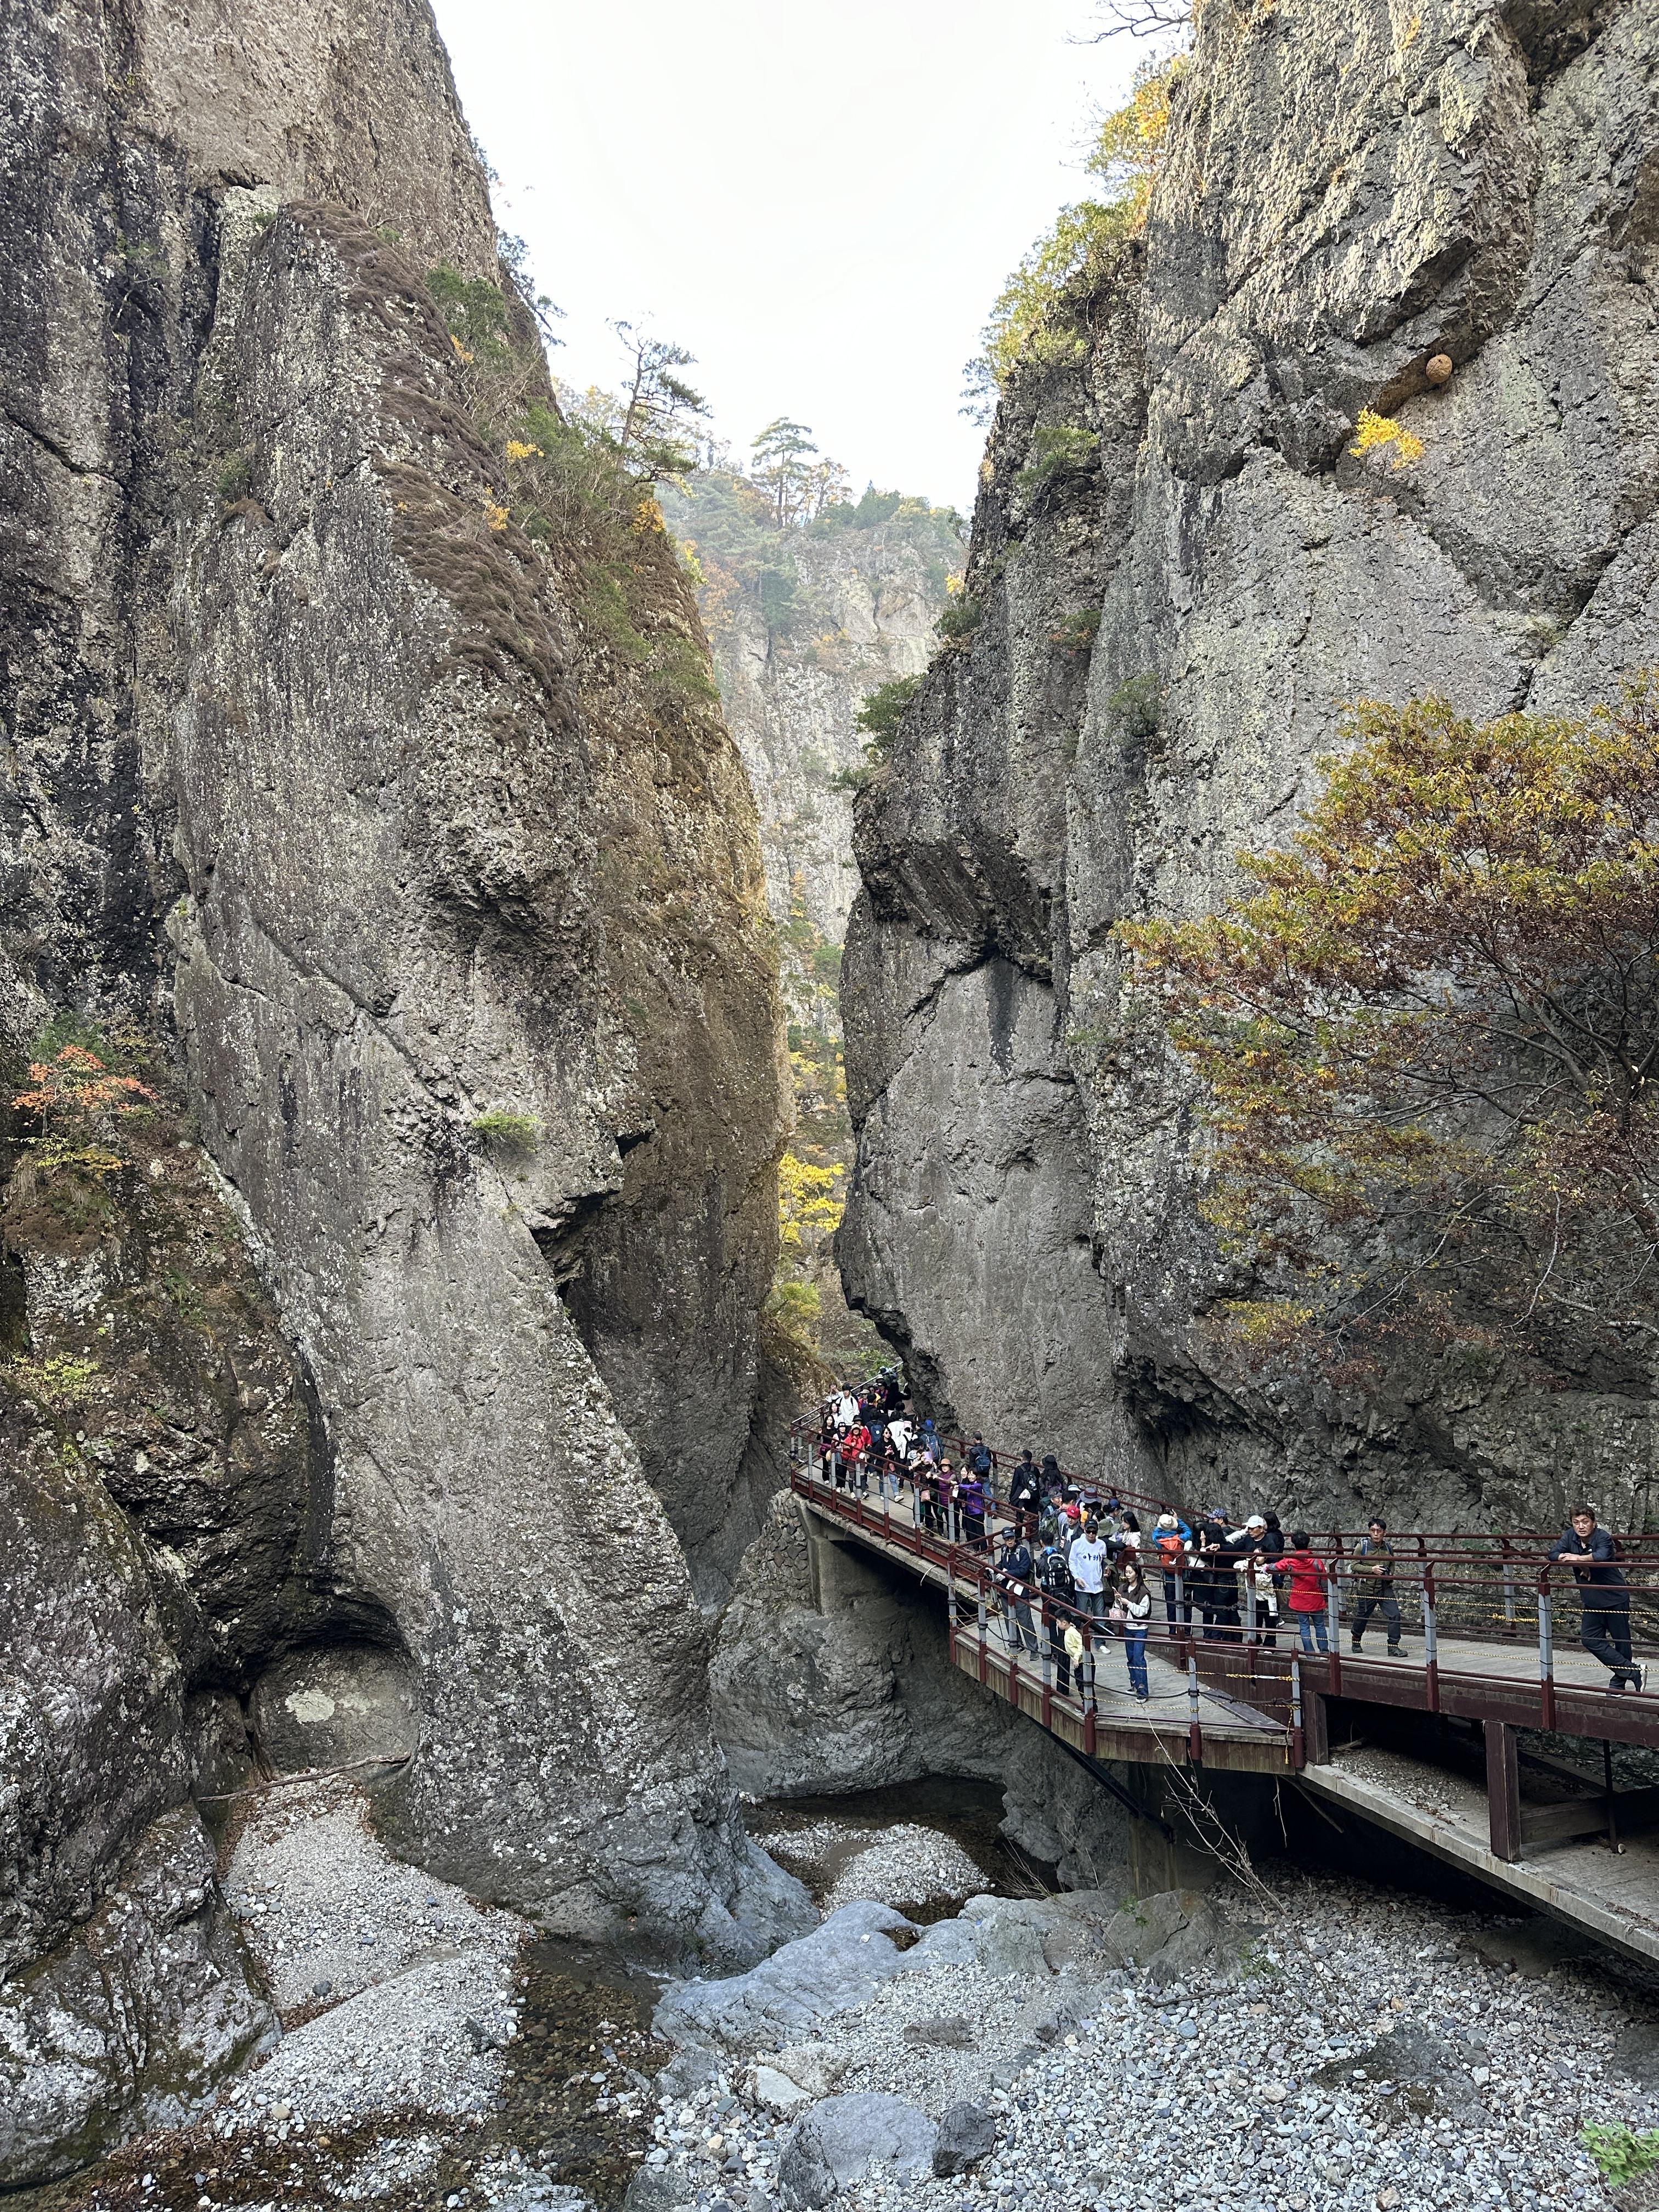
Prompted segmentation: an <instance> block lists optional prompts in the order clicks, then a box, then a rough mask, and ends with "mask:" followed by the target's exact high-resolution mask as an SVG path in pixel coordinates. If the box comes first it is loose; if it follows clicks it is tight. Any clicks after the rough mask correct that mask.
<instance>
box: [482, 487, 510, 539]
mask: <svg viewBox="0 0 1659 2212" xmlns="http://www.w3.org/2000/svg"><path fill="white" fill-rule="evenodd" d="M483 511H484V520H485V521H486V522H487V523H488V524H489V526H490V528H491V529H492V530H505V529H506V527H507V509H506V508H505V507H503V506H502V505H501V502H500V501H498V500H495V499H493V498H491V496H490V495H489V493H488V492H486V493H485V494H484V495H483Z"/></svg>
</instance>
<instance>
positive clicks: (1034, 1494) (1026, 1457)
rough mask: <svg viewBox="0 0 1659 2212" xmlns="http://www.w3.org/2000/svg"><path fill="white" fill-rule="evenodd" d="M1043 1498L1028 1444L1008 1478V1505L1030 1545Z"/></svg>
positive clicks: (1034, 1462)
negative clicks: (1038, 1509)
mask: <svg viewBox="0 0 1659 2212" xmlns="http://www.w3.org/2000/svg"><path fill="white" fill-rule="evenodd" d="M1041 1500H1042V1484H1041V1483H1040V1482H1039V1481H1038V1480H1037V1470H1036V1461H1035V1460H1034V1459H1033V1458H1032V1457H1031V1447H1030V1444H1027V1445H1026V1447H1025V1449H1024V1451H1023V1452H1022V1453H1021V1454H1020V1455H1019V1459H1018V1463H1017V1464H1016V1465H1015V1467H1014V1469H1013V1471H1012V1474H1010V1475H1009V1477H1008V1503H1009V1504H1010V1505H1012V1508H1013V1510H1014V1515H1015V1518H1016V1519H1017V1520H1018V1522H1019V1525H1020V1527H1021V1528H1022V1529H1023V1530H1024V1534H1025V1540H1026V1541H1027V1542H1028V1543H1029V1542H1030V1540H1031V1538H1032V1537H1033V1536H1034V1535H1035V1534H1036V1515H1037V1506H1038V1504H1039V1503H1040V1502H1041Z"/></svg>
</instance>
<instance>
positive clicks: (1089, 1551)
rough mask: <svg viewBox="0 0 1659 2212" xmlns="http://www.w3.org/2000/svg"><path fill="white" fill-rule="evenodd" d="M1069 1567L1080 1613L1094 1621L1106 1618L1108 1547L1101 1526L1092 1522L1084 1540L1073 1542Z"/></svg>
mask: <svg viewBox="0 0 1659 2212" xmlns="http://www.w3.org/2000/svg"><path fill="white" fill-rule="evenodd" d="M1066 1565H1067V1566H1068V1567H1069V1568H1070V1569H1071V1571H1072V1580H1073V1582H1074V1583H1076V1584H1077V1599H1078V1608H1079V1611H1080V1612H1081V1613H1084V1614H1085V1615H1086V1616H1087V1618H1088V1619H1090V1620H1104V1619H1105V1618H1106V1595H1105V1592H1106V1565H1107V1553H1106V1547H1105V1546H1104V1544H1103V1543H1102V1542H1101V1541H1100V1523H1099V1522H1097V1521H1096V1520H1094V1519H1092V1518H1091V1519H1089V1520H1087V1521H1085V1522H1084V1524H1083V1533H1082V1534H1081V1535H1080V1536H1074V1537H1073V1539H1072V1547H1071V1549H1070V1551H1069V1552H1067V1553H1066Z"/></svg>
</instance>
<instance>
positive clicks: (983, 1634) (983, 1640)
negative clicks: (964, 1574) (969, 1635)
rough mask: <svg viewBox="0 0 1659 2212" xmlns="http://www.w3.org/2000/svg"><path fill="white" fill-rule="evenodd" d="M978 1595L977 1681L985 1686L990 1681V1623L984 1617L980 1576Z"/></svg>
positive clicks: (981, 1579) (983, 1594)
mask: <svg viewBox="0 0 1659 2212" xmlns="http://www.w3.org/2000/svg"><path fill="white" fill-rule="evenodd" d="M978 1595H979V1679H980V1681H981V1685H983V1684H985V1683H987V1682H988V1681H989V1680H990V1679H991V1666H990V1656H991V1655H990V1643H989V1629H990V1623H989V1621H988V1620H987V1616H986V1607H985V1581H984V1577H982V1576H981V1578H980V1583H979V1593H978Z"/></svg>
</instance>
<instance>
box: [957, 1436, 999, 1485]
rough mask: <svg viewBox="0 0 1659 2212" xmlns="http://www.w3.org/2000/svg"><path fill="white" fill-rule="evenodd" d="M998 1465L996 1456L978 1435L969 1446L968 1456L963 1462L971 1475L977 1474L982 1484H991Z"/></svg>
mask: <svg viewBox="0 0 1659 2212" xmlns="http://www.w3.org/2000/svg"><path fill="white" fill-rule="evenodd" d="M996 1463H997V1462H996V1454H995V1453H994V1451H992V1449H990V1447H989V1445H987V1443H986V1441H985V1439H984V1437H981V1436H979V1435H977V1434H976V1435H975V1437H974V1441H973V1442H972V1443H970V1444H969V1447H968V1452H967V1456H966V1458H965V1459H964V1460H963V1466H964V1467H966V1468H967V1470H968V1472H969V1474H976V1475H977V1476H978V1477H979V1479H980V1480H981V1482H989V1480H991V1477H992V1475H993V1474H994V1472H995V1469H996Z"/></svg>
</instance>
